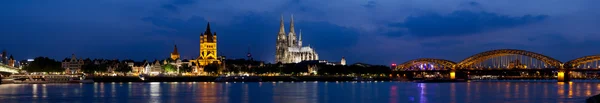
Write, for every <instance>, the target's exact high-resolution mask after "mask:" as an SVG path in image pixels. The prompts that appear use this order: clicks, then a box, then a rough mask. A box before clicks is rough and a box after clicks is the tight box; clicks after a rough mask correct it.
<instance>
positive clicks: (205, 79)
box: [88, 76, 392, 82]
mask: <svg viewBox="0 0 600 103" xmlns="http://www.w3.org/2000/svg"><path fill="white" fill-rule="evenodd" d="M259 77H260V78H261V79H262V81H264V82H270V81H283V82H291V81H294V82H297V81H357V80H356V79H355V77H346V76H259ZM88 78H89V79H92V80H94V82H214V81H215V80H216V79H217V78H218V77H217V76H176V77H145V78H144V80H141V79H140V78H139V77H134V76H102V77H88ZM363 80H364V79H363ZM369 80H375V81H391V80H392V78H389V77H374V78H372V79H369Z"/></svg>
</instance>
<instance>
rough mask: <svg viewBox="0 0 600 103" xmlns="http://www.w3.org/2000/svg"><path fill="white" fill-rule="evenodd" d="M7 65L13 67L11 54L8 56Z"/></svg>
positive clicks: (13, 59)
mask: <svg viewBox="0 0 600 103" xmlns="http://www.w3.org/2000/svg"><path fill="white" fill-rule="evenodd" d="M8 66H11V67H15V58H13V56H12V55H10V57H9V58H8Z"/></svg>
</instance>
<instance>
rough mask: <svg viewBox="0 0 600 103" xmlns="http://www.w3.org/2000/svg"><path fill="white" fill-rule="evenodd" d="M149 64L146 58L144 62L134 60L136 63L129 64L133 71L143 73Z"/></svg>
mask: <svg viewBox="0 0 600 103" xmlns="http://www.w3.org/2000/svg"><path fill="white" fill-rule="evenodd" d="M147 64H148V61H146V60H144V61H143V62H134V63H130V64H128V65H129V66H130V67H131V72H132V73H134V74H142V73H144V69H145V68H146V65H147Z"/></svg>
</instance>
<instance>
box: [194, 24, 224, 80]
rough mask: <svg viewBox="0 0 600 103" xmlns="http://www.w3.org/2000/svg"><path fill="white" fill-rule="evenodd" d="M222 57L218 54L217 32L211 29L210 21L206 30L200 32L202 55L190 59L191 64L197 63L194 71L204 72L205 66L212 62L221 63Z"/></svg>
mask: <svg viewBox="0 0 600 103" xmlns="http://www.w3.org/2000/svg"><path fill="white" fill-rule="evenodd" d="M220 59H221V58H220V57H219V56H218V55H217V32H214V33H213V32H211V31H210V23H209V24H207V25H206V31H205V32H204V33H200V56H198V58H196V59H195V60H190V62H189V63H190V64H193V65H196V68H195V70H194V72H196V73H198V72H204V69H203V68H204V66H206V65H208V64H212V63H216V64H219V65H220V64H221V60H220Z"/></svg>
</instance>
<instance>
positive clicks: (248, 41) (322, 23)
mask: <svg viewBox="0 0 600 103" xmlns="http://www.w3.org/2000/svg"><path fill="white" fill-rule="evenodd" d="M597 4H600V1H598V0H576V1H565V0H528V1H510V2H508V1H496V0H488V1H475V0H471V1H466V0H344V1H337V0H96V1H90V0H58V1H57V0H52V1H44V0H3V1H0V34H1V38H2V39H1V43H0V49H6V50H7V51H8V52H9V54H12V55H14V57H15V58H17V59H28V58H34V57H36V56H48V57H51V58H55V59H57V60H61V59H63V58H66V57H69V56H70V55H71V54H73V53H75V54H76V55H77V56H78V57H85V58H87V57H89V58H108V59H134V60H144V59H148V60H153V59H162V58H167V57H168V56H169V53H170V52H171V51H172V50H173V45H175V44H177V45H178V48H179V51H180V53H181V54H182V57H183V58H188V59H189V58H193V57H197V56H198V48H199V45H198V39H199V37H198V36H199V33H201V32H204V30H205V28H206V23H207V22H209V21H210V22H211V29H213V30H214V31H215V32H217V34H218V37H219V38H218V42H219V44H218V49H219V52H220V55H225V56H227V57H228V58H243V57H244V56H245V53H246V52H247V48H248V47H251V48H252V49H251V52H252V53H253V56H254V57H255V59H259V60H265V61H269V62H272V61H273V59H274V54H275V51H274V50H275V37H276V35H277V32H278V30H279V28H278V26H279V23H278V22H279V17H280V15H284V16H285V19H286V27H289V24H288V23H289V18H290V15H291V14H294V18H295V22H296V24H295V25H296V30H297V31H299V30H300V29H302V32H303V35H302V36H303V38H302V39H303V40H304V44H305V45H309V44H310V46H312V47H314V48H315V49H316V50H317V52H318V53H319V56H320V58H321V59H324V60H330V61H339V59H340V58H341V57H342V56H345V57H346V58H347V60H348V62H350V63H354V62H365V63H373V64H390V63H401V62H404V61H408V60H411V59H416V58H441V59H449V60H453V61H457V62H458V61H459V60H462V59H464V58H466V57H468V56H471V55H473V54H476V53H479V52H483V51H487V50H492V49H504V48H511V49H523V50H528V51H534V52H538V53H541V54H545V55H548V56H550V57H554V58H556V59H558V60H561V61H563V62H564V61H568V60H571V59H574V58H577V57H581V56H585V55H594V54H600V12H599V11H598V10H600V6H597ZM286 31H289V30H287V28H286Z"/></svg>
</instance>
